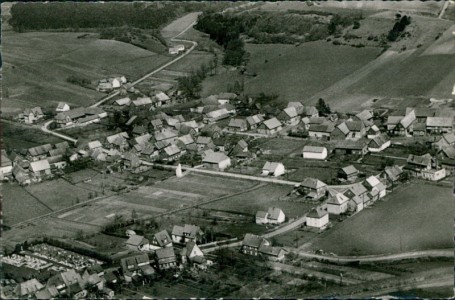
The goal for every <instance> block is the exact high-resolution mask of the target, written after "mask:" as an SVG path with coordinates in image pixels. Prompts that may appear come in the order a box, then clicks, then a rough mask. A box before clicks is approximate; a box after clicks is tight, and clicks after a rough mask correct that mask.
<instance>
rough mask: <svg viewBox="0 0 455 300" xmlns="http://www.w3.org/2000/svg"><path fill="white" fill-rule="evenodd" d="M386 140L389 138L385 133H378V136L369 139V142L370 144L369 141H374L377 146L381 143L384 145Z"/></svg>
mask: <svg viewBox="0 0 455 300" xmlns="http://www.w3.org/2000/svg"><path fill="white" fill-rule="evenodd" d="M388 141H389V139H388V138H387V137H386V136H385V135H379V136H377V137H374V138H373V139H371V141H370V143H369V144H370V145H371V143H372V142H374V143H375V144H376V145H378V147H381V146H382V145H384V144H385V143H387V142H388Z"/></svg>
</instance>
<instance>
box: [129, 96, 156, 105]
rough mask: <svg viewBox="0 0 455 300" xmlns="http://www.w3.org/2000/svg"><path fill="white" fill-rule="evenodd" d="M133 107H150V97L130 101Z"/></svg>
mask: <svg viewBox="0 0 455 300" xmlns="http://www.w3.org/2000/svg"><path fill="white" fill-rule="evenodd" d="M132 103H133V105H134V106H135V107H139V106H144V105H150V104H152V103H153V102H152V99H150V97H142V98H137V99H136V100H134V101H132Z"/></svg>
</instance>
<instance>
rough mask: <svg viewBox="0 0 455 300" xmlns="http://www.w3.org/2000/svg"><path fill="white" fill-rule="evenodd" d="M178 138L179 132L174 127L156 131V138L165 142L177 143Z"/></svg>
mask: <svg viewBox="0 0 455 300" xmlns="http://www.w3.org/2000/svg"><path fill="white" fill-rule="evenodd" d="M177 139H178V133H177V132H176V131H175V130H172V129H163V130H162V131H159V132H155V140H156V141H157V142H163V143H167V144H169V143H175V142H177Z"/></svg>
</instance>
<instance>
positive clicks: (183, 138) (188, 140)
mask: <svg viewBox="0 0 455 300" xmlns="http://www.w3.org/2000/svg"><path fill="white" fill-rule="evenodd" d="M179 140H180V141H182V143H183V144H185V145H188V144H192V143H194V139H193V137H192V136H191V134H187V135H184V136H181V137H179Z"/></svg>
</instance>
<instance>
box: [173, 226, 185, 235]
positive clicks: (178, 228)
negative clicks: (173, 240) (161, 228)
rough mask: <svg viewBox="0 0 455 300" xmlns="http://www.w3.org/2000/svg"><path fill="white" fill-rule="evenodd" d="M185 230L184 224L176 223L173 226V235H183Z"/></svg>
mask: <svg viewBox="0 0 455 300" xmlns="http://www.w3.org/2000/svg"><path fill="white" fill-rule="evenodd" d="M183 232H184V227H183V226H179V225H174V227H172V235H176V236H183Z"/></svg>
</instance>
